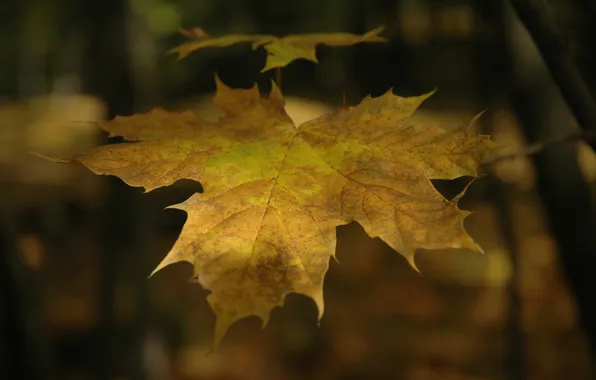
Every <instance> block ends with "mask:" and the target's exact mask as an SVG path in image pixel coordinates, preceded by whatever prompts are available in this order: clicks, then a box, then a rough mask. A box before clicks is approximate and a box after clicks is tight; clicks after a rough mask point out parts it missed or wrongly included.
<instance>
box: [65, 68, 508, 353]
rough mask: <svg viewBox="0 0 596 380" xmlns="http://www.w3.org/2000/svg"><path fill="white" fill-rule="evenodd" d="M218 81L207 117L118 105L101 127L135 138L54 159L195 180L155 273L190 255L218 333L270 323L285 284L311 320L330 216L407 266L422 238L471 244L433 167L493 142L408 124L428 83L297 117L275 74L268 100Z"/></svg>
mask: <svg viewBox="0 0 596 380" xmlns="http://www.w3.org/2000/svg"><path fill="white" fill-rule="evenodd" d="M216 82H217V92H216V95H215V97H214V103H215V105H216V106H217V107H218V108H219V109H221V110H222V111H223V116H222V117H221V118H220V119H219V120H218V121H216V122H208V121H204V120H201V119H200V118H199V117H198V116H197V115H196V114H195V113H193V112H191V111H187V112H181V113H175V112H168V111H164V110H162V109H155V110H153V111H150V112H148V113H145V114H138V115H133V116H130V117H122V116H118V117H116V118H115V119H114V120H112V121H109V122H106V123H105V124H104V125H103V128H104V129H105V130H106V131H108V132H109V133H110V136H122V137H124V138H125V139H127V140H130V141H135V142H130V143H123V144H114V145H105V146H101V147H97V148H95V149H93V150H92V151H90V152H89V153H85V154H81V155H77V156H75V157H73V158H72V159H70V160H67V161H64V160H57V161H61V162H70V163H73V164H82V165H84V166H86V167H87V168H89V169H90V170H91V171H93V172H94V173H96V174H109V175H115V176H118V177H120V178H121V179H122V180H123V181H125V182H126V183H127V184H129V185H131V186H141V187H144V188H145V190H146V191H151V190H153V189H155V188H158V187H161V186H168V185H171V184H172V183H174V182H175V181H177V180H179V179H183V178H186V179H192V180H196V181H199V182H200V183H201V184H202V186H203V189H204V192H203V193H200V194H198V193H197V194H194V195H193V196H191V197H190V198H189V199H188V200H186V201H185V202H183V203H181V204H177V205H174V206H170V207H172V208H177V209H180V210H184V211H186V212H187V213H188V219H187V221H186V224H185V225H184V227H183V230H182V232H181V234H180V237H179V238H178V240H177V241H176V243H175V244H174V246H173V248H172V249H171V251H170V252H169V253H168V255H167V256H166V257H165V259H164V260H163V261H162V262H161V263H160V264H159V266H158V267H157V268H156V269H155V271H154V272H153V273H155V272H156V271H158V270H160V269H161V268H163V267H165V266H166V265H169V264H172V263H175V262H179V261H187V262H189V263H191V264H193V266H194V275H195V276H196V277H197V278H198V281H199V282H200V283H201V284H202V285H203V286H204V287H205V288H207V289H210V290H211V292H212V293H211V294H210V295H209V296H208V301H209V303H210V305H211V306H212V308H213V310H214V312H215V314H216V331H215V342H216V344H217V343H218V342H219V341H220V340H221V338H222V337H223V336H224V334H225V332H226V331H227V329H228V327H229V326H230V325H231V324H232V323H234V322H235V321H236V320H238V319H240V318H243V317H246V316H249V315H256V316H259V317H260V318H261V319H262V320H263V324H266V323H267V320H268V318H269V313H270V311H271V309H272V308H274V307H275V306H281V305H282V304H283V302H284V298H285V296H286V295H287V294H288V293H290V292H297V293H302V294H305V295H307V296H310V297H312V299H314V301H315V302H316V304H317V307H318V310H319V318H320V317H321V316H322V315H323V278H324V276H325V273H326V271H327V269H328V265H329V259H330V258H331V257H332V256H334V254H335V246H336V235H335V230H336V227H337V226H339V225H342V224H347V223H349V222H351V221H357V222H359V223H360V224H361V225H362V226H363V227H364V229H365V230H366V232H367V233H368V234H369V235H370V236H371V237H375V236H378V237H380V238H381V239H382V240H383V241H385V242H386V243H387V244H388V245H390V246H391V247H392V248H393V249H395V250H396V251H398V252H399V253H401V254H402V255H403V256H404V257H405V258H406V259H407V260H408V262H409V263H410V264H411V265H412V266H414V268H415V264H414V252H415V250H416V249H417V248H426V249H438V248H449V247H450V248H469V249H472V250H476V251H480V248H479V247H478V245H477V244H476V243H475V242H474V241H473V240H472V238H471V237H470V236H469V235H468V234H467V233H466V231H465V229H464V226H463V221H464V218H465V217H466V216H467V215H469V212H468V211H464V210H460V209H459V208H458V207H457V201H458V199H459V197H461V195H463V193H464V192H463V191H462V193H461V194H460V195H459V196H458V197H456V198H455V199H453V200H447V199H445V198H444V197H443V196H442V195H441V194H440V193H439V192H438V191H437V190H436V189H435V188H434V186H433V185H432V183H431V181H430V179H431V178H435V179H439V178H441V179H451V178H455V177H459V176H476V175H477V172H476V168H477V166H478V165H479V163H481V162H482V161H483V160H484V159H485V158H486V157H487V156H489V155H490V154H492V153H493V152H494V150H495V149H497V145H496V144H495V143H494V142H493V141H491V140H490V138H489V136H486V135H477V134H475V133H474V132H473V131H472V130H471V128H470V127H463V128H461V129H458V130H454V131H449V132H447V131H445V130H443V129H442V128H440V127H438V126H436V125H411V124H409V123H408V118H409V117H410V115H411V114H412V113H413V112H414V111H415V110H416V109H417V108H418V107H419V106H420V105H421V104H422V103H423V102H424V100H425V99H427V98H428V97H429V96H431V95H432V92H431V93H428V94H425V95H422V96H416V97H408V98H403V97H399V96H396V95H393V94H392V92H391V91H388V92H387V93H385V94H384V95H382V96H380V97H377V98H371V97H367V98H365V99H364V100H363V101H362V102H361V103H360V104H359V105H358V106H355V107H344V108H342V109H340V110H338V111H336V112H335V113H332V114H326V115H324V116H322V117H319V118H317V119H314V120H312V121H309V122H306V123H304V124H302V125H301V126H300V127H296V126H295V125H294V124H293V123H292V121H291V119H290V118H289V117H288V115H287V114H286V112H285V109H284V101H283V99H282V96H281V94H280V92H279V90H278V89H277V87H275V85H274V84H273V87H272V91H271V93H270V95H269V97H268V98H264V97H261V96H260V94H259V90H258V88H257V86H256V85H255V86H253V88H251V89H231V88H229V87H227V86H226V85H224V84H223V83H222V82H221V81H219V79H217V78H216ZM54 160H56V159H54ZM464 191H465V190H464Z"/></svg>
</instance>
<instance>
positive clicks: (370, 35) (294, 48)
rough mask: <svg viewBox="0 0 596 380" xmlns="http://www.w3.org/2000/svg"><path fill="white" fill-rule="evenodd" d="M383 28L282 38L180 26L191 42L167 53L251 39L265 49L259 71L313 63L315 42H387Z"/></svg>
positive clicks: (183, 53)
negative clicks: (301, 61)
mask: <svg viewBox="0 0 596 380" xmlns="http://www.w3.org/2000/svg"><path fill="white" fill-rule="evenodd" d="M383 29H384V28H383V27H379V28H376V29H374V30H371V31H370V32H367V33H365V34H362V35H358V34H352V33H320V34H296V35H288V36H285V37H275V36H272V35H268V34H264V35H259V34H255V35H248V34H230V35H226V36H222V37H211V36H209V35H208V34H207V33H206V32H205V31H204V30H203V29H201V28H193V29H181V30H180V32H181V33H182V34H183V35H185V36H186V37H188V38H191V39H192V41H189V42H186V43H184V44H182V45H180V46H178V47H176V48H174V49H172V50H170V51H169V53H178V59H182V58H184V57H186V56H188V55H189V54H190V53H192V52H193V51H195V50H199V49H203V48H207V47H226V46H230V45H233V44H237V43H242V42H252V48H253V49H257V48H259V47H261V46H262V47H263V48H264V49H265V50H266V51H267V62H266V63H265V67H264V68H263V69H262V70H261V72H265V71H268V70H271V69H274V68H277V67H285V66H287V65H288V64H290V63H291V62H292V61H295V60H297V59H307V60H309V61H311V62H315V63H317V62H318V61H317V56H316V50H315V48H316V45H318V44H325V45H329V46H348V45H355V44H358V43H362V42H387V39H386V38H384V37H380V36H379V33H381V32H382V31H383Z"/></svg>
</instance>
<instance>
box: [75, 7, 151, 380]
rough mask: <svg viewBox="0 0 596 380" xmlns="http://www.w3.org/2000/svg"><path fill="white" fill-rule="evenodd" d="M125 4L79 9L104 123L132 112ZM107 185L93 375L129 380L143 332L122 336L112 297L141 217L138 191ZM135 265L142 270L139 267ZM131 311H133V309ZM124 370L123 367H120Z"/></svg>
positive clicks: (138, 235) (136, 243)
mask: <svg viewBox="0 0 596 380" xmlns="http://www.w3.org/2000/svg"><path fill="white" fill-rule="evenodd" d="M127 4H128V2H127V1H121V0H93V1H89V2H87V3H86V4H85V7H84V9H86V12H87V13H86V19H87V20H88V24H87V25H88V28H89V36H90V44H91V45H90V51H89V52H88V57H87V59H88V60H87V62H86V66H85V69H86V70H85V74H84V79H85V80H84V82H85V84H84V86H85V90H86V91H87V92H91V93H93V94H95V95H96V96H98V97H99V98H101V99H102V100H103V101H104V102H105V103H106V105H107V117H108V119H111V118H113V117H114V116H116V115H130V114H131V113H133V111H134V108H135V107H134V105H135V93H134V84H133V77H132V67H131V60H130V58H131V57H130V46H129V30H128V26H129V25H128V17H129V16H128V12H129V10H128V9H127ZM107 181H108V182H109V192H108V195H107V199H106V200H105V205H104V207H103V214H102V215H101V218H102V225H103V229H102V232H101V236H100V240H101V242H100V244H102V245H103V247H104V249H103V252H102V259H101V268H100V270H101V274H102V280H101V289H100V294H99V303H100V310H101V316H100V326H99V331H98V337H99V338H98V339H99V341H98V342H97V343H98V344H97V347H96V348H97V355H96V356H95V357H96V368H95V375H96V378H97V379H112V378H114V377H115V376H116V375H117V374H120V373H121V372H123V371H126V372H128V371H130V370H132V372H134V373H135V375H134V377H135V378H138V379H142V378H144V377H145V376H144V374H143V371H142V361H141V359H140V357H139V356H140V354H141V352H140V348H141V344H142V343H141V342H142V335H143V334H142V333H141V332H139V331H138V329H134V328H133V329H132V330H133V331H129V332H130V333H131V334H128V333H127V334H124V333H123V331H122V329H120V328H118V327H119V326H117V323H116V322H117V321H116V319H115V294H116V291H117V284H118V282H119V280H120V278H121V277H120V276H119V272H120V271H119V269H120V267H121V266H122V265H123V264H124V261H123V260H122V258H123V257H125V256H128V257H131V256H132V257H135V258H138V257H139V255H142V254H143V253H144V252H143V250H142V249H141V241H142V238H143V236H142V225H143V223H142V222H143V220H144V218H143V216H142V215H140V212H141V210H142V208H141V207H140V199H139V194H140V191H139V189H133V188H130V187H128V186H127V185H125V184H124V183H123V182H122V181H120V180H119V179H116V178H114V177H108V178H107ZM139 265H140V266H141V268H143V269H144V268H145V267H144V266H143V265H142V263H139ZM123 269H127V270H128V269H129V268H123ZM122 273H124V272H122ZM129 278H130V277H129ZM137 306H138V305H137ZM135 309H136V310H137V313H138V312H139V310H138V308H135ZM137 316H138V314H137ZM134 330H137V331H134ZM131 336H132V337H133V338H132V339H131V340H130V341H126V338H125V337H131ZM135 338H136V339H135ZM131 347H135V348H136V350H135V352H133V353H132V355H133V356H134V357H133V358H132V360H130V359H131V358H130V356H129V355H130V354H131V353H130V352H127V349H130V348H131ZM119 360H121V362H119ZM128 363H132V365H133V366H134V367H136V368H130V367H131V366H130V365H126V364H128ZM125 366H126V367H128V368H123V367H125Z"/></svg>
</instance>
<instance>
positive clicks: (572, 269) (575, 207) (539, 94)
mask: <svg viewBox="0 0 596 380" xmlns="http://www.w3.org/2000/svg"><path fill="white" fill-rule="evenodd" d="M523 34H525V31H524V30H520V31H519V33H516V34H513V35H512V36H511V37H510V39H509V44H510V45H512V46H515V45H516V44H520V43H523V42H522V41H527V39H528V37H527V36H526V35H523ZM532 50H533V48H532V47H531V46H529V44H528V45H524V46H522V45H518V46H517V49H515V48H514V49H513V50H512V51H513V58H514V62H513V64H514V71H513V76H512V78H511V83H514V84H515V86H514V88H513V89H512V104H513V106H514V108H515V110H516V112H517V114H518V117H519V119H520V120H521V122H522V124H523V126H524V132H525V134H526V136H527V139H528V142H529V143H534V142H538V141H546V140H548V139H551V138H554V137H557V136H561V135H565V134H570V133H572V132H574V131H575V130H576V127H575V126H574V125H573V123H572V120H571V118H570V117H569V116H570V113H569V109H568V108H567V107H566V106H565V103H564V101H563V98H562V96H561V93H560V92H559V91H558V89H557V86H556V85H555V83H554V81H553V79H552V77H551V76H550V75H549V74H548V72H547V71H546V70H545V69H544V64H543V62H542V59H541V58H540V56H539V55H538V54H535V53H533V51H532ZM562 54H567V52H562ZM536 62H540V65H539V66H540V67H542V69H541V70H540V69H537V66H536ZM577 153H578V152H577V144H576V143H574V142H565V143H561V144H558V145H555V146H551V147H548V148H546V149H544V150H543V151H542V152H540V153H538V154H536V155H535V156H534V157H533V158H534V163H535V166H536V171H537V175H538V183H537V188H538V192H539V195H540V196H541V198H542V200H543V204H544V208H545V211H546V214H547V216H548V219H549V223H550V227H551V229H552V232H553V234H554V235H555V237H556V239H557V242H558V245H559V253H560V262H561V264H562V267H563V270H564V272H565V274H566V275H567V279H568V281H569V284H570V285H571V289H572V290H573V292H574V293H575V298H576V301H577V305H578V309H579V311H580V314H581V321H582V322H583V325H584V328H585V330H586V333H587V337H588V340H589V342H590V344H591V348H592V354H594V353H596V303H595V302H594V293H593V292H594V289H596V277H595V276H594V275H593V273H592V271H593V268H594V267H596V255H595V253H596V233H595V231H596V218H595V215H594V208H593V205H592V202H591V197H590V191H589V187H588V185H587V184H586V182H585V181H584V178H583V176H582V173H581V171H580V168H579V165H578V162H577V157H578V156H577Z"/></svg>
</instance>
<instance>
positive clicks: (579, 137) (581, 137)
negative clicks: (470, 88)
mask: <svg viewBox="0 0 596 380" xmlns="http://www.w3.org/2000/svg"><path fill="white" fill-rule="evenodd" d="M571 141H585V142H587V143H588V144H592V143H594V141H596V134H595V133H592V132H588V131H575V132H572V133H569V134H566V135H562V136H557V137H554V138H552V139H549V140H544V141H539V142H537V143H534V144H530V145H528V146H527V147H525V148H524V149H522V150H520V151H518V152H512V153H504V154H500V155H496V156H493V157H492V158H491V159H489V160H486V161H484V162H483V163H482V164H481V165H480V166H489V165H493V164H496V163H497V162H501V161H506V160H512V159H515V158H520V157H528V156H532V155H534V154H536V153H539V152H541V151H543V150H544V149H546V148H548V147H551V146H553V145H557V144H562V143H565V142H571Z"/></svg>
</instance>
